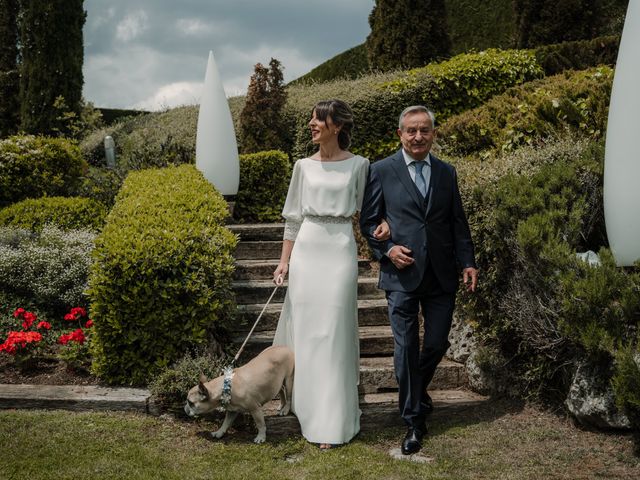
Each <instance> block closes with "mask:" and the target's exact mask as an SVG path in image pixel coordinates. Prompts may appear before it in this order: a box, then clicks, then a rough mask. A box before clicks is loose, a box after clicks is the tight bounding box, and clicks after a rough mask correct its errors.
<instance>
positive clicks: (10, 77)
mask: <svg viewBox="0 0 640 480" xmlns="http://www.w3.org/2000/svg"><path fill="white" fill-rule="evenodd" d="M18 11H19V2H18V0H3V1H2V3H0V138H4V137H7V136H9V135H13V134H15V133H16V132H17V130H18V124H19V122H20V119H19V117H18V111H19V109H20V107H19V103H18V92H19V91H20V89H19V81H20V78H19V74H18Z"/></svg>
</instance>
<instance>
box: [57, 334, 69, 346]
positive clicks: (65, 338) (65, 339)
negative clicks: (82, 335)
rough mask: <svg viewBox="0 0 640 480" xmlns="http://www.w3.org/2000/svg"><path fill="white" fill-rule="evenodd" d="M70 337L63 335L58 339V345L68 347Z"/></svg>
mask: <svg viewBox="0 0 640 480" xmlns="http://www.w3.org/2000/svg"><path fill="white" fill-rule="evenodd" d="M69 336H70V335H68V334H66V333H63V334H62V335H60V337H59V338H58V343H60V344H62V345H66V344H67V343H69Z"/></svg>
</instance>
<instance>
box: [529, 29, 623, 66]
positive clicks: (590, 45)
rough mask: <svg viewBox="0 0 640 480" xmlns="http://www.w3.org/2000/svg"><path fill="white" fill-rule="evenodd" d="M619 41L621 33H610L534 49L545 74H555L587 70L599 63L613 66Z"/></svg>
mask: <svg viewBox="0 0 640 480" xmlns="http://www.w3.org/2000/svg"><path fill="white" fill-rule="evenodd" d="M619 43H620V36H619V35H610V36H607V37H598V38H594V39H592V40H578V41H575V42H563V43H558V44H555V45H545V46H542V47H538V48H536V49H535V50H534V51H535V55H536V60H537V61H538V63H539V64H540V65H541V66H542V68H543V69H544V72H545V75H555V74H557V73H560V72H564V71H565V70H585V69H587V68H589V67H596V66H598V65H610V66H613V65H615V63H616V60H617V57H618V45H619Z"/></svg>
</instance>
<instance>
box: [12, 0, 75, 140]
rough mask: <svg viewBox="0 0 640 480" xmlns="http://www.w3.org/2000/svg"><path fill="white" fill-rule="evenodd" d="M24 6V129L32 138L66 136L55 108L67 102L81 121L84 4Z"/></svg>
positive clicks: (32, 2)
mask: <svg viewBox="0 0 640 480" xmlns="http://www.w3.org/2000/svg"><path fill="white" fill-rule="evenodd" d="M21 6H22V11H21V14H20V22H19V24H20V53H21V58H22V64H21V67H20V118H21V127H22V129H23V130H25V131H26V132H28V133H39V134H50V133H58V132H59V133H62V134H66V133H67V132H66V131H65V125H64V124H65V122H64V120H61V118H60V112H59V111H58V110H57V109H56V108H54V105H55V104H56V101H58V103H59V102H60V100H59V97H62V99H63V101H64V105H65V106H66V107H67V108H68V109H69V110H68V111H69V112H73V113H75V114H76V115H80V110H81V99H82V85H83V83H84V79H83V76H82V64H83V57H84V52H83V38H82V27H83V26H84V22H85V20H86V12H85V11H84V8H83V0H47V1H42V0H21ZM57 99H58V100H57Z"/></svg>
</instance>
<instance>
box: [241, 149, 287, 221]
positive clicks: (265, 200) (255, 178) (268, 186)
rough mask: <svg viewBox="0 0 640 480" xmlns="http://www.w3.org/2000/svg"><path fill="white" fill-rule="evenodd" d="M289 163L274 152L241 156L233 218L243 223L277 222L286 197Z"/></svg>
mask: <svg viewBox="0 0 640 480" xmlns="http://www.w3.org/2000/svg"><path fill="white" fill-rule="evenodd" d="M290 178H291V164H290V163H289V157H287V156H286V155H285V154H284V153H282V152H279V151H277V150H271V151H268V152H258V153H250V154H247V155H240V187H239V189H238V196H237V197H236V205H235V208H234V217H235V218H236V220H239V221H243V222H278V221H280V220H281V218H282V217H281V214H282V207H283V206H284V201H285V200H286V198H287V191H288V189H289V179H290Z"/></svg>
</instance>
